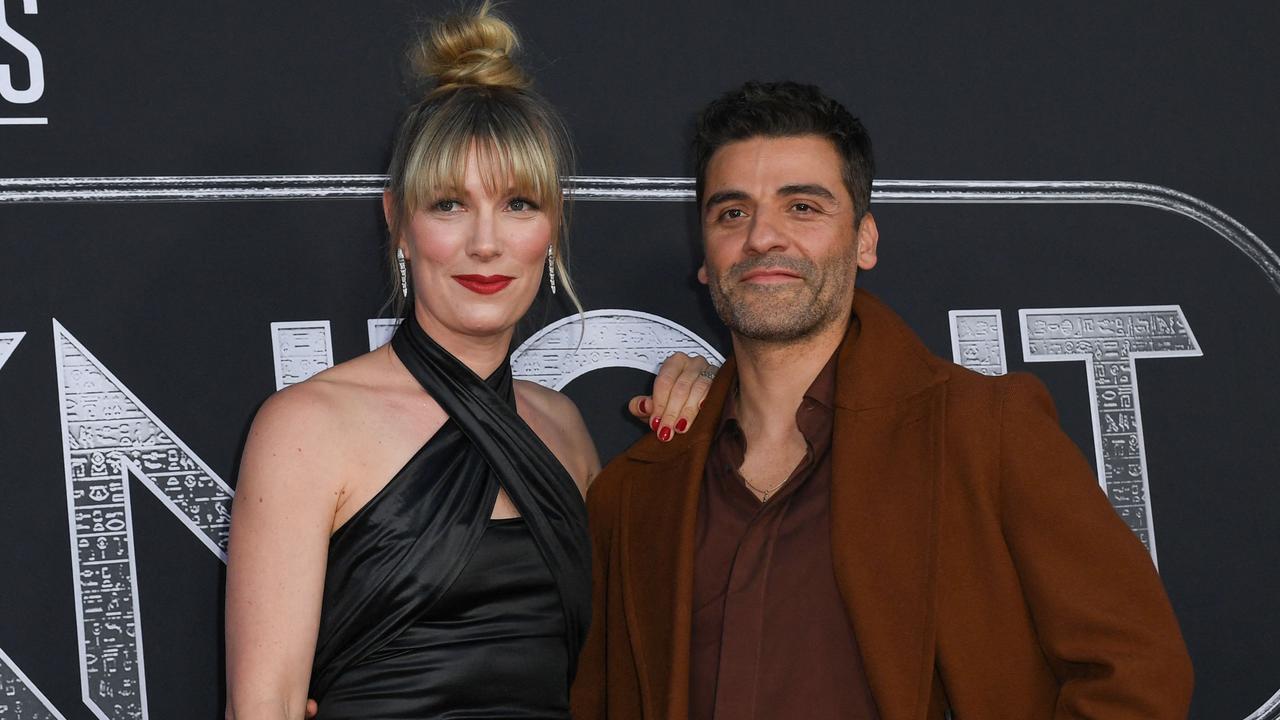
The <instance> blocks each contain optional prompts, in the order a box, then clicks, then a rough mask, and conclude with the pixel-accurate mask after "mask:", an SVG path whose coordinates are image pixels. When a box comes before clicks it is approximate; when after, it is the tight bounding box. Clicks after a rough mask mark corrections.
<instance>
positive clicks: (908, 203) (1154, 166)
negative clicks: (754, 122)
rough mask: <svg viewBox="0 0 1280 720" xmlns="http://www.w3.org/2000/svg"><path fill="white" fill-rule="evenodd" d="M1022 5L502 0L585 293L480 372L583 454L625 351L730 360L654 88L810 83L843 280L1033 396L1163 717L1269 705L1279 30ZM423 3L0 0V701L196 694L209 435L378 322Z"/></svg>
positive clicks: (354, 347) (220, 445)
mask: <svg viewBox="0 0 1280 720" xmlns="http://www.w3.org/2000/svg"><path fill="white" fill-rule="evenodd" d="M1179 4H1181V5H1183V6H1184V7H1178V6H1177V5H1179ZM1024 5H1026V6H1025V7H1024V6H1018V7H1003V8H995V7H987V8H980V7H973V6H970V5H965V6H956V7H955V8H949V9H948V8H937V7H926V6H923V5H922V6H920V7H914V8H913V7H906V6H900V5H899V4H894V3H879V4H876V5H874V6H873V5H871V4H863V3H848V2H837V1H836V0H821V1H818V2H814V3H811V4H810V5H807V6H795V5H786V6H784V4H777V3H759V4H752V3H739V2H730V1H729V0H717V1H716V2H708V3H696V4H692V3H670V4H664V3H657V4H654V3H622V2H608V3H586V4H582V3H564V4H549V3H543V2H538V3H534V2H523V1H517V2H512V3H510V4H509V5H508V6H507V7H506V12H507V14H508V15H509V16H510V17H511V18H512V19H513V21H514V23H515V24H516V26H517V27H518V28H519V30H520V31H521V32H522V33H523V35H524V38H525V51H526V54H525V65H526V67H528V68H529V70H530V71H531V72H532V74H533V75H534V76H535V78H536V81H537V83H538V86H539V87H540V88H541V89H542V91H543V92H544V94H546V95H547V96H548V97H549V98H550V99H551V100H552V101H553V102H554V103H555V104H556V105H557V106H558V107H560V108H561V109H562V111H563V112H564V114H565V116H566V118H567V120H568V122H569V124H570V125H571V127H572V129H573V132H574V133H575V135H576V140H577V145H578V148H579V152H580V156H581V157H580V167H579V168H578V175H577V177H576V179H575V180H574V182H573V187H574V192H575V194H576V196H577V198H578V202H577V203H576V207H575V208H574V213H573V225H572V235H571V238H572V239H571V242H572V253H573V254H572V266H573V271H574V274H575V277H576V280H577V283H578V285H579V287H580V288H581V290H582V295H583V297H584V300H585V303H586V305H587V308H588V310H589V312H588V313H587V318H586V325H585V330H584V331H581V333H580V328H579V326H578V325H577V323H576V317H574V313H573V309H572V308H571V307H569V306H568V305H567V304H565V303H563V302H562V300H563V298H559V299H555V300H553V301H546V300H543V301H540V302H539V303H538V304H536V305H535V307H534V308H533V310H532V311H531V312H530V314H529V316H528V317H527V318H526V320H525V322H524V326H523V327H522V328H521V330H520V333H519V336H518V338H517V341H518V342H519V343H520V345H519V347H518V348H516V349H515V353H514V355H515V357H514V366H515V370H516V373H517V375H520V376H523V377H527V378H530V379H534V380H536V381H538V382H542V383H544V384H546V385H549V386H552V387H556V388H561V389H563V390H564V391H565V392H566V393H568V394H569V395H570V396H571V397H572V398H573V399H574V400H575V401H576V402H577V403H578V405H579V407H580V408H581V409H582V411H583V414H584V416H585V418H586V419H587V422H588V425H589V426H590V428H591V430H592V433H593V435H594V436H595V438H596V442H597V444H598V446H599V448H600V451H601V455H602V456H603V457H604V458H606V459H607V458H609V457H611V456H613V455H614V454H616V453H618V452H619V451H620V450H621V449H622V448H624V447H625V446H626V445H627V444H628V443H630V442H631V441H633V440H634V439H635V438H637V437H638V436H639V435H640V433H641V432H643V429H642V428H641V427H639V426H638V425H637V424H635V423H634V422H632V421H630V420H629V419H628V418H627V417H626V415H625V412H624V409H623V404H624V401H625V399H626V398H627V397H629V396H630V395H631V394H632V393H633V392H636V391H639V390H642V389H644V388H646V387H647V385H648V382H649V378H650V377H651V376H650V375H649V374H648V373H649V372H650V371H651V370H652V369H653V368H654V367H655V366H656V364H657V363H658V362H659V361H660V360H661V359H662V358H663V357H665V356H666V355H667V354H669V353H670V352H672V351H674V350H684V351H687V352H697V353H701V354H704V355H709V356H712V357H720V356H721V353H724V352H725V351H726V350H727V349H728V343H727V337H726V334H725V333H724V331H723V330H722V329H721V328H720V327H719V325H718V323H717V322H716V320H715V316H714V313H713V311H712V309H711V307H710V303H709V301H708V299H707V297H706V294H705V291H704V289H703V288H702V287H701V286H700V285H698V284H697V283H696V281H695V279H694V270H695V268H696V266H697V264H698V262H699V256H700V254H699V247H698V239H697V225H696V218H695V215H694V213H693V212H692V203H691V200H692V185H691V181H689V180H688V179H686V176H687V175H688V174H689V173H690V163H689V158H688V151H687V145H688V139H689V137H690V135H691V124H692V118H693V115H694V113H695V112H696V111H697V109H698V108H699V107H701V106H702V105H703V104H705V103H706V102H707V101H708V100H710V99H711V98H712V97H714V96H715V95H717V94H718V93H720V92H722V91H724V90H726V89H728V88H730V87H732V86H735V85H737V84H739V83H740V82H742V81H743V80H747V79H783V78H789V79H797V80H804V81H809V82H814V83H817V84H819V85H820V86H822V87H823V88H824V89H825V90H826V91H828V92H829V93H830V94H831V95H833V96H835V97H837V98H838V99H840V100H841V101H843V102H844V103H845V104H846V105H847V106H848V107H850V109H851V110H853V112H854V113H855V114H857V115H860V116H861V117H862V119H863V120H864V122H865V123H866V124H867V126H868V127H869V128H870V130H871V134H872V137H873V139H874V140H875V143H876V150H877V156H878V160H879V165H880V168H881V174H882V176H883V177H884V179H881V180H879V181H878V182H877V184H876V186H875V194H874V197H873V201H872V210H873V212H874V213H875V215H876V218H877V221H878V224H879V227H880V229H881V248H880V249H881V262H880V265H879V266H878V267H877V268H876V269H875V270H874V271H873V272H870V273H866V274H863V275H860V276H859V283H860V285H862V286H865V287H868V288H871V289H873V290H874V291H875V292H877V293H878V294H879V295H880V296H881V297H882V298H884V299H885V300H886V301H887V302H888V303H889V304H890V305H891V306H893V307H894V308H895V309H896V310H897V311H898V312H900V313H901V314H902V315H903V316H904V317H905V318H906V320H907V321H908V322H909V323H910V324H911V325H912V326H913V327H914V328H915V329H916V330H917V331H918V332H919V333H920V335H921V336H922V337H923V338H924V340H925V342H926V343H927V344H929V345H930V346H931V347H932V348H933V350H934V351H935V352H936V353H938V354H940V355H943V356H946V357H951V358H953V359H954V360H955V362H957V363H960V364H963V365H966V366H968V367H971V368H973V369H974V370H977V371H979V372H983V373H989V374H999V373H1005V372H1010V371H1031V372H1034V373H1035V374H1036V375H1038V376H1039V377H1040V378H1041V379H1043V380H1044V381H1045V382H1046V383H1047V384H1048V386H1049V388H1050V389H1051V391H1052V393H1053V395H1054V398H1055V400H1056V402H1057V404H1058V408H1059V412H1060V415H1061V419H1062V423H1063V425H1064V427H1065V428H1066V431H1067V432H1068V433H1069V434H1070V435H1071V437H1072V438H1073V439H1074V440H1075V441H1076V442H1077V443H1078V444H1079V446H1080V448H1081V450H1082V451H1083V452H1084V453H1085V455H1086V456H1088V457H1089V458H1091V459H1093V461H1094V463H1095V467H1096V468H1097V471H1098V474H1099V482H1100V483H1101V485H1102V487H1103V488H1104V489H1105V491H1106V493H1107V495H1108V497H1109V498H1110V499H1111V502H1112V504H1113V505H1114V506H1115V510H1116V512H1117V513H1119V514H1120V515H1121V517H1123V518H1124V519H1125V521H1126V522H1127V523H1128V524H1129V526H1130V527H1131V528H1132V529H1133V531H1134V533H1136V534H1137V535H1138V537H1139V538H1140V539H1141V540H1142V541H1143V543H1145V544H1146V546H1147V548H1148V549H1149V550H1150V552H1151V558H1152V561H1153V562H1155V563H1157V566H1158V568H1159V570H1160V573H1161V576H1162V578H1163V580H1164V583H1165V586H1166V588H1167V589H1168V592H1169V595H1170V598H1171V599H1172V602H1173V606H1174V608H1175V610H1176V611H1177V614H1178V617H1179V619H1180V620H1181V623H1182V628H1183V632H1184V634H1185V636H1186V640H1187V644H1188V646H1189V647H1190V650H1191V654H1192V658H1193V660H1194V662H1195V666H1196V673H1197V689H1196V696H1195V701H1194V705H1193V710H1192V716H1193V717H1195V718H1204V719H1210V718H1212V719H1215V720H1216V719H1217V718H1237V719H1243V718H1252V719H1261V718H1280V692H1277V689H1278V688H1280V612H1278V611H1277V598H1278V597H1280V567H1278V563H1277V560H1278V559H1280V523H1278V522H1277V519H1276V518H1277V514H1278V511H1280V483H1278V480H1280V450H1278V449H1277V446H1278V445H1280V442H1278V441H1280V431H1277V429H1276V428H1277V427H1278V426H1280V411H1278V408H1280V382H1277V380H1276V372H1275V370H1274V363H1275V360H1276V358H1280V332H1277V330H1278V328H1280V324H1278V323H1277V318H1278V317H1280V258H1277V255H1276V253H1275V251H1274V250H1273V249H1272V248H1274V247H1276V244H1277V240H1276V238H1277V237H1280V213H1278V212H1277V210H1276V207H1277V205H1276V203H1275V201H1274V198H1273V193H1274V189H1275V186H1276V172H1275V168H1276V167H1280V144H1278V143H1276V141H1275V131H1274V129H1275V128H1276V127H1278V126H1280V99H1278V96H1277V94H1276V93H1275V87H1274V78H1273V76H1272V73H1273V72H1274V68H1276V67H1280V50H1277V44H1276V43H1275V42H1274V38H1275V37H1277V36H1280V14H1278V13H1276V12H1275V11H1274V10H1268V11H1265V13H1263V11H1261V10H1260V9H1259V8H1258V7H1255V8H1253V9H1252V10H1250V11H1249V12H1247V13H1245V12H1235V11H1231V10H1228V9H1224V8H1221V7H1218V6H1214V7H1212V8H1210V7H1208V6H1206V5H1204V4H1202V3H1194V2H1190V0H1179V2H1176V3H1174V4H1172V5H1170V4H1166V5H1163V6H1161V8H1160V11H1159V13H1158V15H1150V14H1148V12H1147V10H1145V9H1142V8H1137V7H1134V8H1126V7H1123V6H1117V5H1116V4H1115V3H1108V4H1105V5H1102V4H1100V5H1099V6H1098V7H1081V6H1078V5H1070V4H1068V5H1062V4H1058V5H1053V6H1050V5H1048V4H1039V3H1032V4H1024ZM1040 5H1043V6H1042V7H1038V6H1040ZM442 9H443V7H442V6H441V4H439V3H429V2H421V3H414V2H408V1H407V0H387V1H385V2H377V3H349V2H336V1H333V0H328V1H321V2H309V3H306V4H297V3H267V4H265V5H264V4H262V3H236V2H231V3H197V2H191V1H188V0H179V1H178V2H165V3H159V2H151V3H143V2H136V1H134V2H129V1H128V0H126V2H124V3H110V4H96V5H95V4H85V3H67V2H62V1H61V0H0V719H3V720H33V719H35V718H66V719H68V720H83V719H87V718H91V717H98V718H104V719H110V720H123V719H125V718H147V717H152V718H164V719H168V718H215V717H219V716H220V714H221V712H222V706H223V700H222V696H223V692H224V685H225V683H224V673H223V670H222V662H223V658H222V634H223V627H222V619H221V607H222V593H223V586H224V577H225V565H224V561H225V557H226V555H225V549H226V538H227V527H228V511H229V508H230V505H231V503H232V501H233V498H234V494H235V485H236V478H235V474H236V467H237V463H238V461H239V454H240V451H241V449H242V446H243V442H244V437H245V433H246V430H247V428H248V424H249V422H250V421H251V419H252V417H253V414H254V412H255V410H256V408H257V407H258V406H259V405H260V404H261V402H262V401H263V400H264V399H265V398H266V396H267V395H269V394H270V393H271V392H273V391H274V390H276V389H277V388H280V387H283V386H286V385H289V384H291V383H294V382H298V381H300V380H302V379H305V378H306V377H308V376H310V375H311V374H313V373H315V372H316V371H318V370H320V369H323V368H325V367H328V366H329V365H331V364H333V363H335V362H341V361H342V360H345V359H347V358H350V357H353V356H354V355H356V354H358V353H360V352H363V351H366V350H368V349H369V348H371V347H376V346H377V345H379V344H380V343H382V342H384V341H385V339H386V338H387V337H388V334H389V332H390V331H391V329H392V327H393V325H392V323H391V322H390V321H389V320H388V319H386V317H385V315H384V314H383V313H382V312H381V309H382V307H383V304H384V301H385V298H386V296H387V292H388V290H389V288H387V287H386V285H385V280H384V278H385V270H386V268H385V267H384V265H383V263H384V260H383V258H384V256H385V254H384V251H383V248H384V247H385V242H386V241H385V228H384V227H383V224H382V220H381V208H380V204H379V201H378V197H379V192H380V188H381V183H382V179H381V176H380V173H381V172H382V171H383V170H384V168H385V164H386V161H387V154H388V145H389V139H390V136H391V133H392V131H393V129H394V126H395V122H396V119H397V117H398V115H399V113H400V112H401V111H402V110H403V108H404V107H405V105H406V104H407V103H408V102H409V100H410V98H409V96H408V94H407V90H406V83H405V75H404V73H403V72H402V67H403V64H402V62H401V57H402V54H401V53H402V50H403V49H404V48H405V47H406V45H407V43H408V41H409V39H410V38H411V36H412V35H413V33H414V32H415V27H416V26H417V23H418V21H419V20H420V19H421V18H422V17H424V16H428V15H431V14H433V13H437V12H439V11H440V10H442ZM1260 13H1262V14H1260ZM1063 522H1070V512H1069V509H1068V510H1067V511H1066V512H1064V519H1063ZM144 630H145V632H144Z"/></svg>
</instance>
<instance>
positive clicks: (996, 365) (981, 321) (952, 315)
mask: <svg viewBox="0 0 1280 720" xmlns="http://www.w3.org/2000/svg"><path fill="white" fill-rule="evenodd" d="M947 317H948V319H949V320H950V321H951V359H952V361H953V362H955V363H956V364H957V365H962V366H964V367H966V368H969V369H970V370H973V371H974V372H979V373H982V374H983V375H1004V374H1005V373H1007V372H1009V364H1008V363H1007V362H1005V354H1004V322H1003V321H1002V320H1001V319H1000V311H999V310H952V311H951V312H949V313H947Z"/></svg>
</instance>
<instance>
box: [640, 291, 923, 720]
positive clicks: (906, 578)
mask: <svg viewBox="0 0 1280 720" xmlns="http://www.w3.org/2000/svg"><path fill="white" fill-rule="evenodd" d="M853 309H854V313H855V314H856V315H857V317H858V318H859V321H860V322H861V330H860V332H859V333H858V335H857V337H856V340H853V341H847V342H846V343H845V344H844V345H842V347H841V349H840V354H839V360H838V370H837V381H836V400H835V402H836V418H835V429H834V438H833V456H832V490H831V532H832V556H833V564H834V571H835V575H836V583H837V586H838V587H839V589H840V593H841V596H842V598H843V599H844V602H845V605H846V607H847V608H848V610H849V614H850V617H851V620H852V622H853V625H854V629H855V632H856V633H857V637H858V642H859V644H860V646H861V647H862V651H863V656H864V658H863V661H864V665H865V667H866V669H867V676H868V680H869V681H870V684H871V688H872V692H873V694H874V695H875V697H876V701H877V703H878V704H879V706H880V713H881V716H882V717H883V718H884V720H907V719H909V718H915V717H919V716H922V715H923V713H924V712H925V706H926V704H927V702H928V697H929V691H930V689H931V681H932V675H933V671H932V668H933V663H934V658H933V642H934V630H933V627H934V626H933V622H934V601H933V577H934V571H935V570H934V568H935V564H936V562H935V559H934V547H935V544H936V542H935V537H936V529H937V503H938V493H937V491H936V490H937V489H936V478H937V476H938V472H939V467H938V465H939V463H940V461H941V437H942V420H943V417H944V412H945V403H944V397H945V394H944V393H943V392H941V389H942V387H943V383H944V382H945V378H946V374H945V372H944V371H943V370H942V367H941V365H940V363H939V361H938V360H937V359H935V358H933V357H932V356H931V355H930V354H929V353H928V351H927V350H926V349H925V348H924V346H923V345H922V344H921V343H920V341H919V340H918V339H917V338H916V337H915V335H914V334H913V333H912V332H911V331H910V330H909V329H908V328H907V327H906V325H905V324H904V323H903V322H902V320H901V319H900V318H898V316H897V315H896V314H894V313H893V312H892V311H891V310H889V309H888V308H887V307H885V306H884V304H883V303H881V302H880V301H879V300H878V299H876V298H875V297H874V296H872V295H871V294H870V293H867V292H866V291H864V290H859V291H857V293H856V296H855V298H854V303H853ZM735 375H736V366H735V363H734V361H733V359H732V358H730V359H729V360H728V361H727V362H726V363H725V365H724V367H723V368H721V370H720V372H719V373H718V374H717V376H716V379H715V381H714V382H713V383H712V386H711V389H710V392H709V393H708V395H707V398H706V400H705V402H704V403H703V412H702V414H701V415H699V417H698V418H697V420H696V421H695V422H694V424H693V427H692V428H690V430H689V432H688V433H686V434H683V435H677V436H676V437H675V438H674V439H673V440H672V441H671V442H669V443H660V442H658V441H657V440H656V438H654V437H653V436H652V435H647V436H646V437H645V438H644V439H642V440H641V441H640V442H638V443H636V444H635V445H633V446H632V447H631V448H630V449H629V450H628V451H627V453H626V454H627V457H628V458H629V459H631V460H634V461H639V462H641V463H645V464H649V465H651V467H649V468H648V469H646V470H645V471H643V473H636V475H635V476H634V477H631V478H629V483H628V484H627V486H626V489H625V490H624V497H623V501H622V502H623V518H622V528H621V531H622V537H621V543H622V547H623V557H622V575H623V586H624V603H625V604H626V607H627V610H626V614H627V619H628V626H629V627H628V630H629V632H630V635H631V640H632V645H633V649H634V650H635V651H636V655H637V658H636V659H637V661H638V663H637V665H638V669H639V672H640V678H639V679H640V683H641V687H642V688H643V690H644V694H645V696H646V697H647V698H648V703H649V704H651V705H653V707H646V709H645V711H646V715H648V714H655V715H658V716H665V717H670V718H673V719H677V718H685V717H687V714H688V702H689V687H688V683H689V643H690V636H691V627H692V612H693V608H692V602H693V559H694V549H695V545H694V543H695V540H694V531H695V529H696V526H697V512H698V504H699V498H700V494H701V488H702V474H703V469H704V467H705V464H706V458H707V454H708V450H709V449H710V445H711V442H712V440H713V439H714V434H715V431H716V429H717V428H718V427H719V424H720V415H721V411H722V409H723V406H724V401H725V398H726V396H727V394H728V392H729V389H730V388H731V387H732V386H733V381H734V377H735ZM908 428H909V429H908Z"/></svg>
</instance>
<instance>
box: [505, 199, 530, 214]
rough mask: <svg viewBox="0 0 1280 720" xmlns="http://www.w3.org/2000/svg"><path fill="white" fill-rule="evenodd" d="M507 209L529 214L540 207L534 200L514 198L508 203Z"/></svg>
mask: <svg viewBox="0 0 1280 720" xmlns="http://www.w3.org/2000/svg"><path fill="white" fill-rule="evenodd" d="M507 208H508V209H510V210H512V211H514V212H528V211H530V210H537V209H538V206H537V205H536V204H534V202H533V201H532V200H527V199H525V198H512V199H511V202H509V203H507Z"/></svg>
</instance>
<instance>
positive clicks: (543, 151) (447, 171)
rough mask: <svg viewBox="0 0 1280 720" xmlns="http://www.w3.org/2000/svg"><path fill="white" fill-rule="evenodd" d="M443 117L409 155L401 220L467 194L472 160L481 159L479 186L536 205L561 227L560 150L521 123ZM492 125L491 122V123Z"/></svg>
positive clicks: (438, 117) (426, 130) (429, 125)
mask: <svg viewBox="0 0 1280 720" xmlns="http://www.w3.org/2000/svg"><path fill="white" fill-rule="evenodd" d="M449 115H451V114H450V113H438V114H437V115H436V116H435V117H434V118H432V120H433V121H434V122H428V123H427V125H426V127H424V128H423V132H422V133H421V134H420V135H419V136H418V142H416V143H414V146H413V148H412V149H411V150H410V152H409V157H408V162H407V163H406V166H405V177H404V208H403V214H402V218H405V219H407V218H409V217H412V216H413V214H414V213H416V212H417V211H418V210H419V209H421V208H423V207H426V206H428V205H430V204H431V203H433V202H435V201H437V200H440V199H441V198H443V197H445V196H456V195H460V194H461V193H462V190H463V188H464V186H465V184H466V175H467V158H468V156H469V155H470V154H471V153H472V152H474V153H476V164H477V165H478V166H479V169H480V181H481V183H482V184H483V185H484V188H485V190H486V191H488V192H489V193H490V194H491V195H502V194H506V193H507V192H508V191H511V192H513V193H515V194H517V195H520V196H523V197H526V198H528V199H529V200H532V201H533V202H534V203H536V204H537V205H538V207H540V208H542V210H543V211H545V212H546V213H547V214H548V215H550V216H551V217H552V219H553V220H554V221H555V225H556V226H557V227H558V226H559V225H560V214H561V209H562V206H563V202H564V200H563V196H562V194H561V187H560V168H561V165H563V160H562V159H561V158H559V157H557V153H556V151H555V144H554V143H552V142H550V141H549V139H547V138H542V137H540V136H539V134H538V133H537V132H535V131H534V130H533V128H531V127H529V126H528V125H527V124H525V123H520V122H515V123H512V122H506V123H503V122H487V123H480V125H482V127H477V126H476V125H477V124H476V123H473V122H470V120H471V118H464V117H458V116H454V117H453V118H452V119H454V120H455V122H448V120H449V119H451V118H449ZM488 119H491V120H492V118H488Z"/></svg>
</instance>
